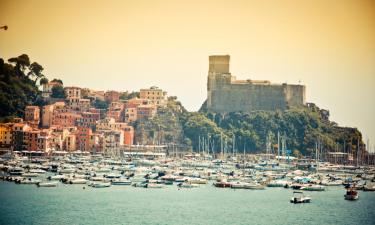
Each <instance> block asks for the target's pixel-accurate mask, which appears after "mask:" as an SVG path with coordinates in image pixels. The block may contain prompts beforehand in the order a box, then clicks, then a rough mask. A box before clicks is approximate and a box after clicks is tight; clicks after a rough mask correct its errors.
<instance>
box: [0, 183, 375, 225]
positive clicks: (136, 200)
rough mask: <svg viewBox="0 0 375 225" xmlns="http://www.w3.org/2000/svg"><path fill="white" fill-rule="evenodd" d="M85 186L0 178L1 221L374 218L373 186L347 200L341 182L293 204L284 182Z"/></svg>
mask: <svg viewBox="0 0 375 225" xmlns="http://www.w3.org/2000/svg"><path fill="white" fill-rule="evenodd" d="M83 187H84V186H83V185H64V184H60V186H59V187H57V188H37V187H36V186H35V185H17V184H14V183H10V182H3V181H0V224H301V225H302V224H353V225H361V224H375V192H360V197H359V200H358V201H354V202H351V201H346V200H344V196H343V195H344V192H345V190H344V188H343V187H328V190H327V191H324V192H309V193H307V192H306V193H307V194H308V195H310V196H311V197H312V203H310V204H296V205H295V204H291V203H289V199H290V198H291V197H292V192H293V191H292V190H290V189H283V188H267V189H266V190H233V189H219V188H214V187H212V185H206V186H202V187H200V188H195V189H181V190H178V189H177V187H176V186H175V185H174V186H168V187H166V188H164V189H146V188H135V187H130V186H112V187H110V188H103V189H95V188H90V187H87V186H86V188H85V189H83Z"/></svg>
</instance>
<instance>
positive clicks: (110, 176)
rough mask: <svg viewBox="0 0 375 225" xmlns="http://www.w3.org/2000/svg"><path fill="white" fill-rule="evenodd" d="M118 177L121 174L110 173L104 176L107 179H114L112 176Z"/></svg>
mask: <svg viewBox="0 0 375 225" xmlns="http://www.w3.org/2000/svg"><path fill="white" fill-rule="evenodd" d="M120 177H121V174H115V173H110V174H108V175H107V176H105V178H107V179H114V178H120Z"/></svg>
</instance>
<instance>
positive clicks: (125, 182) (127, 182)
mask: <svg viewBox="0 0 375 225" xmlns="http://www.w3.org/2000/svg"><path fill="white" fill-rule="evenodd" d="M131 184H132V182H131V181H130V180H128V179H122V178H119V179H114V180H112V185H131Z"/></svg>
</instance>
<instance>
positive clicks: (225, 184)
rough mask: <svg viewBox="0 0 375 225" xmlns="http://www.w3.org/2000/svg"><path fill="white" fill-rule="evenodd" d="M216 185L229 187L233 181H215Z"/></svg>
mask: <svg viewBox="0 0 375 225" xmlns="http://www.w3.org/2000/svg"><path fill="white" fill-rule="evenodd" d="M214 186H215V187H219V188H229V187H231V183H230V182H226V181H219V182H215V183H214Z"/></svg>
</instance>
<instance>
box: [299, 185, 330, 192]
mask: <svg viewBox="0 0 375 225" xmlns="http://www.w3.org/2000/svg"><path fill="white" fill-rule="evenodd" d="M300 190H304V191H324V190H325V187H324V186H322V185H306V186H303V187H301V189H300Z"/></svg>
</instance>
